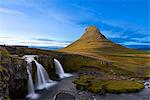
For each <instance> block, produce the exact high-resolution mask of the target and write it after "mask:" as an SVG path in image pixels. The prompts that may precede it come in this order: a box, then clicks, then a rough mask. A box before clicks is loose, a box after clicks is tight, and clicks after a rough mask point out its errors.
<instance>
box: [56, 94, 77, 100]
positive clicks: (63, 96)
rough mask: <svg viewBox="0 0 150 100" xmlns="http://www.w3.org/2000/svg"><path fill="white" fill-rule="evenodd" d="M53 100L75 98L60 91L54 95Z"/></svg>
mask: <svg viewBox="0 0 150 100" xmlns="http://www.w3.org/2000/svg"><path fill="white" fill-rule="evenodd" d="M54 100H75V96H74V95H72V94H69V93H65V92H60V93H58V94H57V95H56V97H55V99H54Z"/></svg>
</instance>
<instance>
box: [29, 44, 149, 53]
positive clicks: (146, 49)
mask: <svg viewBox="0 0 150 100" xmlns="http://www.w3.org/2000/svg"><path fill="white" fill-rule="evenodd" d="M126 47H128V48H131V49H137V50H143V51H148V52H150V45H127V46H126ZM29 48H38V49H43V50H59V49H61V48H63V47H58V46H29Z"/></svg>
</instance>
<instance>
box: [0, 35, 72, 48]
mask: <svg viewBox="0 0 150 100" xmlns="http://www.w3.org/2000/svg"><path fill="white" fill-rule="evenodd" d="M0 38H1V39H0V44H2V45H3V44H6V45H25V46H57V47H66V46H67V45H69V44H70V43H71V42H69V41H57V40H51V39H26V40H22V39H15V38H13V37H0ZM6 38H7V41H5V39H6Z"/></svg>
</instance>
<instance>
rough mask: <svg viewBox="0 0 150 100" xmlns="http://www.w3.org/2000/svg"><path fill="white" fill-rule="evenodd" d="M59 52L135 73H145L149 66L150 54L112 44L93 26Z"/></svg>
mask: <svg viewBox="0 0 150 100" xmlns="http://www.w3.org/2000/svg"><path fill="white" fill-rule="evenodd" d="M59 52H66V53H70V54H79V55H83V56H87V57H90V58H94V59H96V60H103V61H106V62H112V63H113V65H115V66H117V67H118V68H121V69H123V70H129V71H132V72H136V71H137V70H138V69H140V70H141V69H143V70H146V71H147V67H146V66H150V62H149V61H150V57H149V54H150V53H148V52H144V51H139V50H134V49H129V48H126V47H124V46H121V45H119V44H116V43H113V42H112V41H110V40H108V39H107V38H106V37H105V36H104V35H102V34H101V32H100V31H99V30H98V29H97V28H96V27H95V26H90V27H88V28H87V29H86V31H85V33H84V34H83V35H82V36H81V37H80V39H78V40H77V41H75V42H73V43H72V44H70V45H69V46H67V47H65V48H63V49H60V50H59ZM70 59H71V58H70ZM96 60H95V61H96ZM99 66H101V65H99ZM148 68H149V67H148ZM146 73H148V72H146Z"/></svg>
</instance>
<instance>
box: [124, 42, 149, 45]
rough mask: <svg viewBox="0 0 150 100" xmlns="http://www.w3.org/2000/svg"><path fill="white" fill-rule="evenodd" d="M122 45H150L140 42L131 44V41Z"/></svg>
mask: <svg viewBox="0 0 150 100" xmlns="http://www.w3.org/2000/svg"><path fill="white" fill-rule="evenodd" d="M123 44H124V45H150V44H149V43H147V42H146V43H142V42H132V41H129V42H124V43H123Z"/></svg>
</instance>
